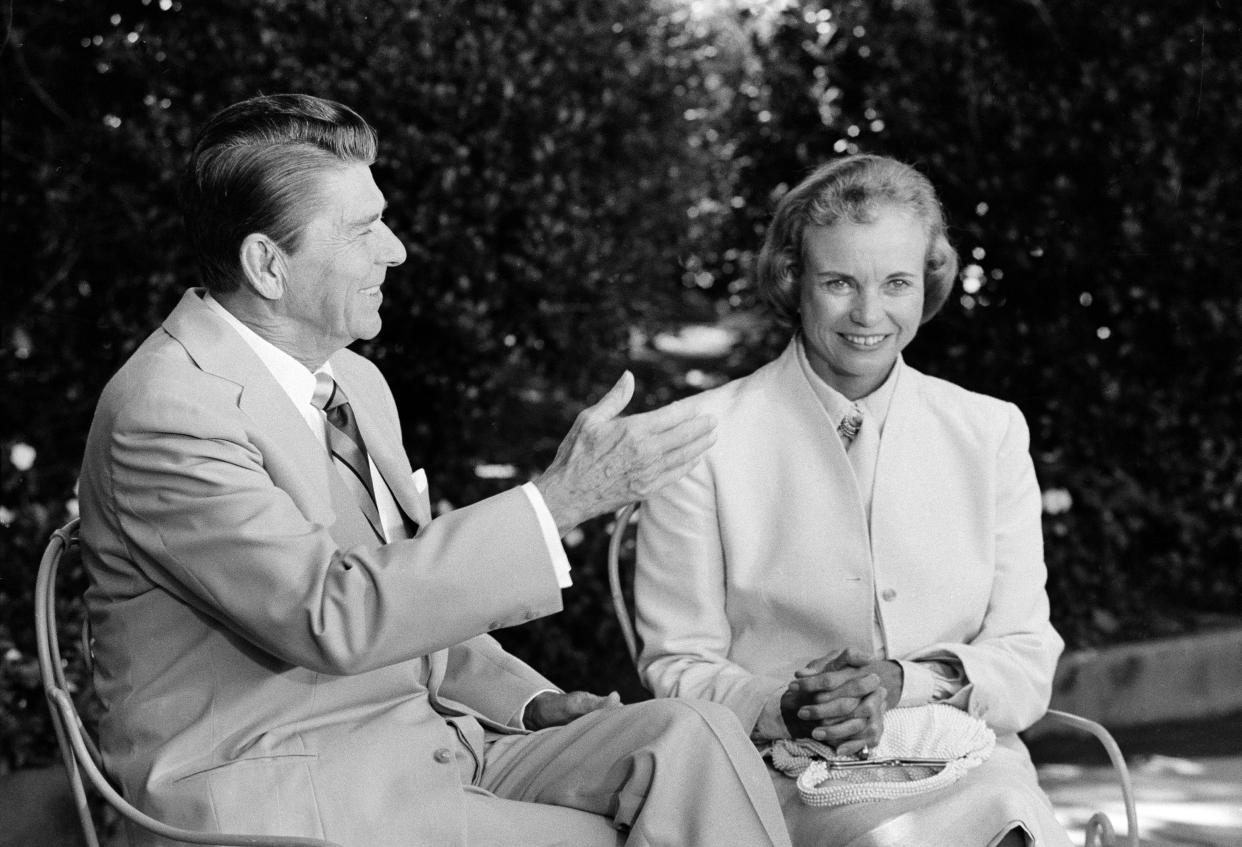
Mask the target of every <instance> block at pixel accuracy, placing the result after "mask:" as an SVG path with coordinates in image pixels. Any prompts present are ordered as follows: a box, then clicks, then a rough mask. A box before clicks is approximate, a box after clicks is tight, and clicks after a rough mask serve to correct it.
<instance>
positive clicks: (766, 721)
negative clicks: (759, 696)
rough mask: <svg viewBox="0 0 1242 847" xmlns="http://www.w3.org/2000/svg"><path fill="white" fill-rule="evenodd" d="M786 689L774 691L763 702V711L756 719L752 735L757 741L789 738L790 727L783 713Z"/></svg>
mask: <svg viewBox="0 0 1242 847" xmlns="http://www.w3.org/2000/svg"><path fill="white" fill-rule="evenodd" d="M784 693H785V689H784V688H781V689H778V690H777V691H774V692H773V693H772V695H771V696H770V697H769V698H768V701H767V702H766V703H764V704H763V711H762V712H760V713H759V719H758V720H757V721H755V728H754V729H753V730H751V733H750V737H751V738H752V739H753V740H755V741H775V740H776V739H778V738H789V737H790V736H789V727H787V726H786V725H785V716H784V715H782V714H781V696H782V695H783V694H784Z"/></svg>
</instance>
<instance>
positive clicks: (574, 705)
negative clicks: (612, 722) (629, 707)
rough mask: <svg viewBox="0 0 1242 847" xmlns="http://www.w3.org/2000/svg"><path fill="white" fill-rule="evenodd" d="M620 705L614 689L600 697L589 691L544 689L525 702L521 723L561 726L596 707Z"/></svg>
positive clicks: (537, 727) (543, 726) (536, 725)
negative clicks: (605, 695)
mask: <svg viewBox="0 0 1242 847" xmlns="http://www.w3.org/2000/svg"><path fill="white" fill-rule="evenodd" d="M620 705H621V695H620V694H618V693H617V692H615V691H614V692H612V693H611V694H609V695H608V696H607V697H600V696H599V695H598V694H592V693H590V692H589V691H569V692H560V691H545V692H543V693H542V694H536V695H535V698H534V699H533V700H531V701H530V702H529V703H527V704H526V711H525V712H523V713H522V725H523V726H524V727H526V728H527V729H545V728H547V727H549V726H563V725H564V724H567V723H569V722H570V721H572V720H573V719H574V718H580V717H582V716H583V715H585V714H588V713H589V712H594V711H595V710H596V709H611V708H612V707H613V706H620Z"/></svg>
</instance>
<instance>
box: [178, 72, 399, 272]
mask: <svg viewBox="0 0 1242 847" xmlns="http://www.w3.org/2000/svg"><path fill="white" fill-rule="evenodd" d="M377 142H378V139H377V137H376V134H375V130H374V129H372V128H371V126H370V125H368V124H367V122H366V121H364V120H363V119H362V118H361V117H359V115H358V114H357V113H356V112H354V111H353V110H352V109H350V108H349V107H348V106H343V105H341V104H340V103H334V102H333V101H331V100H324V99H322V98H320V97H312V96H310V95H306V94H273V95H267V96H261V97H253V98H251V99H249V100H243V101H242V102H240V103H235V104H233V105H232V106H229V107H227V108H225V109H223V110H222V111H220V112H217V113H216V114H215V115H214V116H213V117H212V118H211V119H210V120H209V121H208V122H207V124H206V125H205V126H204V127H203V129H202V131H201V132H200V133H199V135H198V139H197V140H196V141H195V144H194V150H193V152H192V153H191V154H190V161H189V163H188V165H187V166H186V169H185V174H184V176H183V179H182V182H181V211H182V214H183V215H184V217H185V225H186V230H187V232H188V233H189V237H190V245H191V247H192V248H193V250H194V252H195V254H196V256H197V259H198V265H199V270H200V272H201V273H202V277H203V284H204V285H206V286H207V289H208V290H209V291H212V292H214V293H217V294H223V293H226V292H229V291H233V290H235V289H236V288H237V287H238V286H239V285H240V282H241V264H240V259H239V255H240V250H241V244H242V241H243V240H244V239H245V238H246V236H248V235H250V234H251V233H256V232H257V233H262V234H264V235H266V236H267V237H269V238H271V239H272V241H274V242H275V243H276V244H278V245H279V246H280V248H281V249H282V250H284V251H286V252H288V253H292V252H294V251H296V250H297V249H298V247H299V246H300V243H301V238H302V233H303V231H304V230H305V228H306V224H307V222H308V221H309V220H310V218H311V217H312V215H313V214H314V211H315V209H316V208H317V206H318V204H319V203H321V202H322V201H323V199H324V198H322V197H320V196H319V195H318V192H317V186H318V183H319V178H320V176H321V175H322V174H323V173H324V172H325V171H328V170H331V169H333V168H337V167H341V166H343V165H346V164H353V163H358V164H364V165H370V164H371V163H372V162H374V161H375V152H376V147H377Z"/></svg>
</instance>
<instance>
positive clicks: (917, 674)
mask: <svg viewBox="0 0 1242 847" xmlns="http://www.w3.org/2000/svg"><path fill="white" fill-rule="evenodd" d="M899 664H900V665H901V671H902V673H903V675H904V680H903V682H902V686H901V702H899V703H898V704H897V708H899V709H904V708H905V707H907V706H922V705H923V704H925V703H935V702H938V701H940V700H945V699H947V698H949V697H952V696H953V695H954V694H956V693H957V692H958V691H960V690H961V688H962V685H963V684H964V683H965V675H964V674H963V673H962V671H961V669H960V668H959V667H958V666H957V665H956V664H955V663H952V662H944V661H919V662H905V661H903V662H899Z"/></svg>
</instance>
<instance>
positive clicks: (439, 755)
mask: <svg viewBox="0 0 1242 847" xmlns="http://www.w3.org/2000/svg"><path fill="white" fill-rule="evenodd" d="M431 758H433V759H435V760H436V761H437V762H439V763H440V764H442V765H447V764H448V763H449V762H451V761H453V752H452V751H451V750H449V748H447V747H441V748H440V749H439V750H437V751H436V752H434V753H432V754H431Z"/></svg>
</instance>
